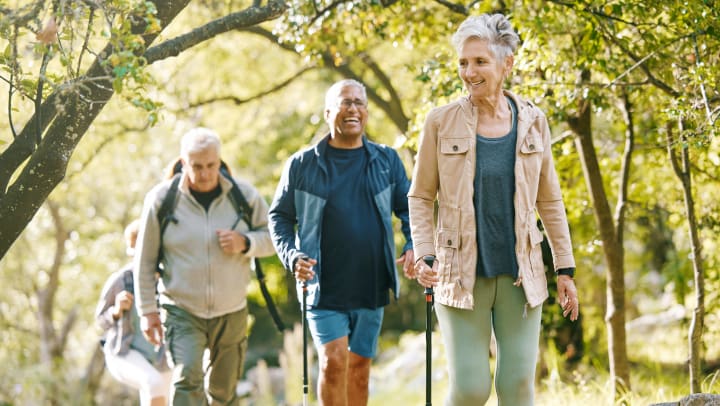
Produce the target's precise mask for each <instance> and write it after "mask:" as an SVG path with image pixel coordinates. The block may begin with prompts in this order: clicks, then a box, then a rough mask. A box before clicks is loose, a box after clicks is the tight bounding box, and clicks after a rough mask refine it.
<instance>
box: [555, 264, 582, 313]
mask: <svg viewBox="0 0 720 406" xmlns="http://www.w3.org/2000/svg"><path fill="white" fill-rule="evenodd" d="M557 290H558V303H560V306H562V309H563V317H567V316H568V315H570V320H572V321H575V320H577V318H578V314H580V303H579V302H578V295H577V289H576V288H575V281H573V278H571V277H570V276H569V275H558V277H557Z"/></svg>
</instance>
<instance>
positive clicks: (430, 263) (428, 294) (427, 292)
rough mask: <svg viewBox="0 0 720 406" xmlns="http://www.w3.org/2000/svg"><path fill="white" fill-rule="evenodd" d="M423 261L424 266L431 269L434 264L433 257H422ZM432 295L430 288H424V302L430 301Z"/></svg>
mask: <svg viewBox="0 0 720 406" xmlns="http://www.w3.org/2000/svg"><path fill="white" fill-rule="evenodd" d="M423 261H425V264H427V266H429V267H430V269H432V267H433V264H434V263H435V255H425V256H424V257H423ZM433 294H434V292H433V288H432V286H430V287H427V288H425V300H427V301H430V299H431V297H432V295H433Z"/></svg>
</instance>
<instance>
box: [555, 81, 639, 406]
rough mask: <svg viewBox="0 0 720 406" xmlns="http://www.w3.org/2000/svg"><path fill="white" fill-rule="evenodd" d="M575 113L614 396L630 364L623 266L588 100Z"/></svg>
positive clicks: (626, 384) (625, 387) (624, 387)
mask: <svg viewBox="0 0 720 406" xmlns="http://www.w3.org/2000/svg"><path fill="white" fill-rule="evenodd" d="M589 76H590V73H589V72H588V71H584V72H583V73H582V74H581V81H582V82H585V81H588V80H589ZM578 106H579V108H578V116H577V117H573V118H571V119H570V120H569V121H568V124H569V125H570V127H571V128H572V130H573V132H574V133H575V135H576V137H575V145H576V148H577V149H578V152H579V155H580V161H581V164H582V168H583V173H584V175H585V182H586V183H587V187H588V190H589V192H590V197H591V199H592V203H593V212H594V214H595V221H596V223H597V225H598V229H599V232H600V239H601V240H602V247H603V254H604V256H605V262H606V264H607V267H608V268H607V281H606V295H607V309H606V314H605V323H606V327H607V334H608V356H609V358H610V359H609V361H610V378H611V381H612V385H613V393H614V394H615V396H616V398H618V397H621V396H622V394H623V393H625V392H627V391H629V390H630V366H629V363H628V358H627V345H626V337H625V280H624V277H625V268H624V264H623V257H624V251H623V246H622V242H621V241H619V240H618V238H617V237H618V233H617V230H616V227H615V223H614V220H613V216H612V211H611V210H610V204H609V202H608V198H607V194H606V193H605V188H604V186H603V180H602V174H601V172H600V165H599V164H598V160H597V154H596V151H595V146H594V144H593V138H592V126H591V124H592V123H591V108H590V102H589V101H587V100H585V99H580V100H579V105H578Z"/></svg>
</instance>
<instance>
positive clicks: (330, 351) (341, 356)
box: [319, 340, 348, 379]
mask: <svg viewBox="0 0 720 406" xmlns="http://www.w3.org/2000/svg"><path fill="white" fill-rule="evenodd" d="M336 341H337V340H336ZM319 364H320V365H319V367H320V372H321V373H322V374H323V375H324V376H325V377H326V378H329V379H340V377H344V376H345V374H346V373H347V367H348V350H347V347H345V346H343V345H339V343H336V342H335V341H333V342H330V343H328V344H326V345H325V346H323V349H322V351H321V352H320V359H319Z"/></svg>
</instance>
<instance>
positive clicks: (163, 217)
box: [157, 173, 180, 239]
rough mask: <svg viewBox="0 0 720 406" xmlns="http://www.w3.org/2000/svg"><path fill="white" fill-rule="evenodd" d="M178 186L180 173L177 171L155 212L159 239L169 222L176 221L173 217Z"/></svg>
mask: <svg viewBox="0 0 720 406" xmlns="http://www.w3.org/2000/svg"><path fill="white" fill-rule="evenodd" d="M179 186H180V174H179V173H178V174H175V176H173V178H172V183H171V184H170V188H169V189H168V191H167V193H166V194H165V197H164V198H163V201H162V203H161V204H160V209H158V212H157V219H158V222H159V223H160V239H162V235H163V233H164V232H165V229H166V228H167V226H168V224H169V223H170V222H173V223H177V218H175V206H177V194H178V187H179Z"/></svg>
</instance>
